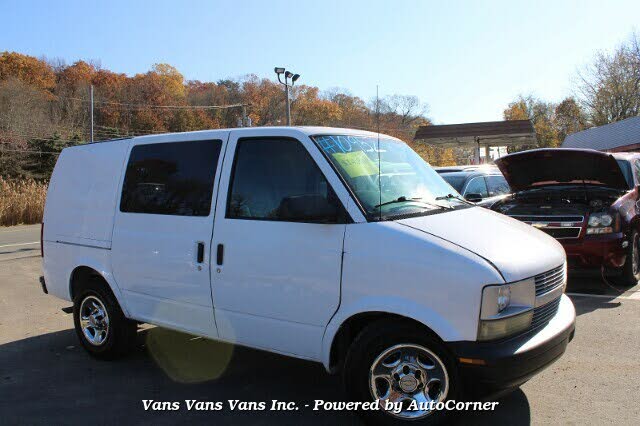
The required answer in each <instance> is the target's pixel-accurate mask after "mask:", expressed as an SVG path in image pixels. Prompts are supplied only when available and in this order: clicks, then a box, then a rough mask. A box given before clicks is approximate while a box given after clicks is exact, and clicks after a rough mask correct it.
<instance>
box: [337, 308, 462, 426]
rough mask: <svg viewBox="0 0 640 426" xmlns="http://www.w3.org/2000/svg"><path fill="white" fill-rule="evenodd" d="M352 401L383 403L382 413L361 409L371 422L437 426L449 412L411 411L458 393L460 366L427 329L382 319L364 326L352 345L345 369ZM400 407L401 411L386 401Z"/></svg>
mask: <svg viewBox="0 0 640 426" xmlns="http://www.w3.org/2000/svg"><path fill="white" fill-rule="evenodd" d="M343 379H344V383H345V387H346V390H347V394H348V396H349V398H350V399H351V400H352V401H360V402H368V401H375V400H379V401H380V405H381V406H380V410H367V411H360V414H361V416H362V417H363V418H364V420H365V421H366V422H367V423H371V424H384V425H394V424H405V423H407V422H409V421H411V422H415V421H417V422H419V423H420V424H430V425H432V424H438V423H440V422H441V421H442V420H443V419H444V416H445V414H446V412H445V411H444V410H418V411H412V410H409V406H410V404H411V401H416V402H417V403H418V404H419V403H420V402H423V403H425V402H428V401H434V402H444V401H446V400H449V399H455V397H456V395H457V394H458V390H459V385H458V375H457V370H456V367H455V362H454V361H453V359H452V357H451V356H450V355H449V353H448V351H447V350H446V348H445V347H444V346H443V345H442V343H440V342H439V341H438V340H437V339H436V338H435V337H432V336H430V335H429V334H428V332H427V331H425V330H423V329H420V328H419V327H417V326H415V325H414V324H412V323H410V322H404V321H402V322H398V321H388V320H382V321H378V322H376V323H373V324H371V325H370V326H368V327H367V328H365V329H364V330H363V331H362V332H361V333H360V334H359V335H358V337H357V338H356V339H355V340H354V342H353V344H352V345H351V347H350V349H349V352H348V353H347V358H346V360H345V364H344V369H343ZM387 400H389V401H392V402H395V403H396V404H398V403H401V407H402V410H401V411H400V412H399V413H393V412H388V411H386V410H384V404H385V401H387Z"/></svg>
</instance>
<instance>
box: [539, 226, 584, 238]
mask: <svg viewBox="0 0 640 426" xmlns="http://www.w3.org/2000/svg"><path fill="white" fill-rule="evenodd" d="M538 229H539V230H541V231H542V232H546V233H547V234H549V235H551V236H552V237H553V238H556V239H561V238H578V237H579V236H580V231H581V230H582V228H578V227H567V228H554V227H546V228H538Z"/></svg>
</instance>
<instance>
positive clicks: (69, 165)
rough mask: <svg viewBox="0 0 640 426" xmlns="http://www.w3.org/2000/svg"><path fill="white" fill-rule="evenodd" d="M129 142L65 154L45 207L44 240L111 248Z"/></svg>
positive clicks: (64, 151)
mask: <svg viewBox="0 0 640 426" xmlns="http://www.w3.org/2000/svg"><path fill="white" fill-rule="evenodd" d="M128 148H129V141H128V140H122V141H114V142H108V143H96V144H90V145H85V146H77V147H72V148H67V149H65V150H63V151H62V153H61V154H60V158H59V159H58V162H57V164H56V167H55V169H54V171H53V175H52V177H51V183H50V185H49V190H48V193H47V202H46V205H45V215H44V220H45V227H44V239H45V241H52V242H65V243H72V244H80V245H87V246H93V247H101V248H110V247H111V234H112V232H113V215H114V208H115V207H114V206H116V205H117V198H118V196H119V191H118V189H119V187H120V180H121V176H122V168H123V167H124V162H125V157H126V154H127V151H128Z"/></svg>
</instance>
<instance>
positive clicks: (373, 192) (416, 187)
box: [313, 135, 468, 220]
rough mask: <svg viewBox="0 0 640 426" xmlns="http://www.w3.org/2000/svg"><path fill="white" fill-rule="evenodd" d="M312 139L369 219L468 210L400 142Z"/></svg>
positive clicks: (365, 138)
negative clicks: (459, 209)
mask: <svg viewBox="0 0 640 426" xmlns="http://www.w3.org/2000/svg"><path fill="white" fill-rule="evenodd" d="M313 139H314V141H315V143H316V144H317V145H318V147H319V148H320V150H321V151H322V152H323V154H324V155H325V156H326V157H327V159H329V161H330V162H331V163H332V164H333V166H334V168H335V169H336V170H337V171H338V173H339V174H340V175H341V176H342V178H343V180H344V181H345V182H346V184H347V185H348V186H349V189H350V190H351V191H352V193H353V194H354V195H355V197H356V198H357V200H358V202H359V203H360V205H361V206H362V208H363V210H364V211H365V213H366V215H367V219H369V220H378V219H380V218H382V219H392V218H394V217H398V216H407V215H416V216H419V215H421V214H427V213H428V214H432V213H440V212H445V211H448V210H452V209H456V208H460V207H463V206H467V205H468V204H467V203H465V201H464V200H462V199H459V198H456V197H460V195H459V194H458V193H457V192H456V190H455V189H453V188H452V187H451V186H450V185H449V184H447V183H446V182H445V181H444V180H443V179H442V177H440V175H438V173H436V172H435V171H434V170H433V169H432V168H431V167H430V166H429V165H428V164H427V163H426V162H425V161H424V160H423V159H422V158H421V157H420V156H419V155H418V154H416V153H415V152H414V151H413V150H412V149H411V148H410V147H409V146H407V144H405V143H404V142H402V141H399V140H394V139H390V138H385V137H381V138H380V140H379V141H378V138H377V137H375V136H351V135H348V136H347V135H322V136H314V137H313ZM378 146H379V147H380V150H379V151H378ZM378 158H379V159H380V162H378ZM449 195H452V196H449Z"/></svg>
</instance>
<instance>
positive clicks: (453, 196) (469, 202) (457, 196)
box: [436, 194, 475, 206]
mask: <svg viewBox="0 0 640 426" xmlns="http://www.w3.org/2000/svg"><path fill="white" fill-rule="evenodd" d="M451 199H455V200H458V201H462V202H463V203H467V204H470V205H472V206H475V204H474V203H472V202H471V201H468V200H465V199H464V198H462V197H461V196H459V195H453V194H447V195H442V196H440V197H436V200H451Z"/></svg>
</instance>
